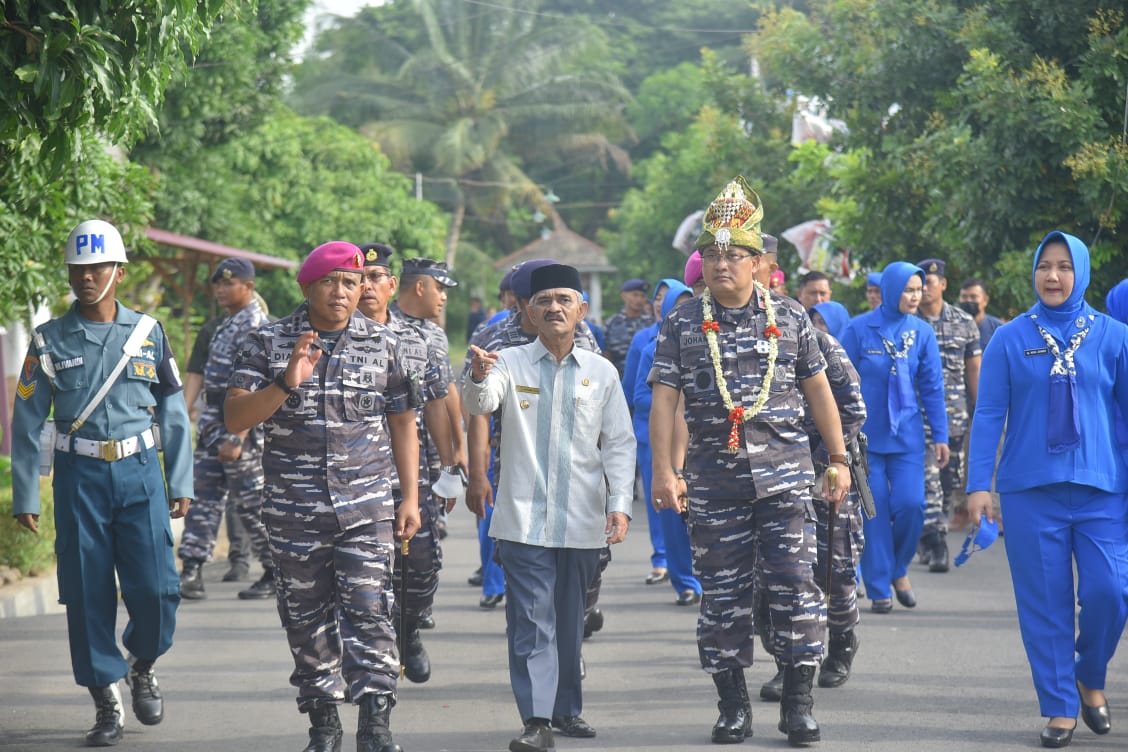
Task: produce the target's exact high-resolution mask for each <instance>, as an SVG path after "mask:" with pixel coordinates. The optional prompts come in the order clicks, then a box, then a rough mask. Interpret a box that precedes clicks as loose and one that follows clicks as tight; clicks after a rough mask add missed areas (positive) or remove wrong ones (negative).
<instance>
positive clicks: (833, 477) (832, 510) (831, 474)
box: [823, 467, 838, 606]
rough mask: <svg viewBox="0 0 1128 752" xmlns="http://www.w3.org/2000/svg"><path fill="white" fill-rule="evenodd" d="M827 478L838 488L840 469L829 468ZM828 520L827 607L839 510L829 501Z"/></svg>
mask: <svg viewBox="0 0 1128 752" xmlns="http://www.w3.org/2000/svg"><path fill="white" fill-rule="evenodd" d="M826 478H827V480H828V481H830V490H831V491H833V490H834V489H836V488H838V468H836V467H828V468H827V470H826ZM826 507H827V519H826V583H825V584H826V587H825V588H823V592H824V593H826V602H827V605H828V606H829V605H830V580H831V575H832V568H831V566H830V561H831V558H832V557H833V556H834V520H835V518H836V517H838V509H837V508H836V507H835V505H834V504H833V503H832V502H831V501H830V500H829V499H828V500H827V502H826Z"/></svg>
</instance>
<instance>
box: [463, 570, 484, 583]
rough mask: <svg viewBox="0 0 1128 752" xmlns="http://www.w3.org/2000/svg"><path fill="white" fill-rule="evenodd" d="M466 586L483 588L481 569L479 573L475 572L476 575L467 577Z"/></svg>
mask: <svg viewBox="0 0 1128 752" xmlns="http://www.w3.org/2000/svg"><path fill="white" fill-rule="evenodd" d="M466 584H467V585H469V586H470V587H481V586H482V570H481V569H479V570H478V571H477V572H475V573H474V574H472V575H470V576H469V577H467V578H466Z"/></svg>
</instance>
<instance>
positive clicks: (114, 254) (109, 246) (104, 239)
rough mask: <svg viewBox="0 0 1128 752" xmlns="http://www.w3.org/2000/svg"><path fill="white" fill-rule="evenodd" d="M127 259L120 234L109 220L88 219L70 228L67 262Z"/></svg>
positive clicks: (120, 261) (79, 262)
mask: <svg viewBox="0 0 1128 752" xmlns="http://www.w3.org/2000/svg"><path fill="white" fill-rule="evenodd" d="M127 261H128V259H126V257H125V243H123V242H121V234H120V233H118V231H117V229H116V228H115V227H114V226H113V225H111V224H110V223H109V222H103V221H102V220H100V219H88V220H86V221H85V222H83V223H82V224H80V225H79V226H78V227H76V228H74V229H73V230H71V234H70V237H68V238H67V250H66V262H67V263H68V264H103V263H106V262H116V263H118V264H124V263H126V262H127Z"/></svg>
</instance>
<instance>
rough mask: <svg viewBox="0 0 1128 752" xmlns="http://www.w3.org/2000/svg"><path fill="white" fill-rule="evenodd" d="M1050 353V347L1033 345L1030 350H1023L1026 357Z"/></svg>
mask: <svg viewBox="0 0 1128 752" xmlns="http://www.w3.org/2000/svg"><path fill="white" fill-rule="evenodd" d="M1049 353H1050V348H1048V347H1032V348H1030V349H1029V350H1023V351H1022V354H1023V355H1025V356H1026V357H1030V356H1031V355H1049Z"/></svg>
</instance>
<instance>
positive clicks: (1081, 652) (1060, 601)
mask: <svg viewBox="0 0 1128 752" xmlns="http://www.w3.org/2000/svg"><path fill="white" fill-rule="evenodd" d="M1001 502H1002V510H1003V519H1004V520H1006V523H1007V534H1006V537H1005V538H1004V540H1005V541H1006V547H1007V560H1008V561H1009V562H1010V570H1011V581H1012V582H1013V583H1014V600H1015V604H1016V605H1017V606H1018V625H1019V628H1020V629H1021V631H1022V642H1023V644H1024V645H1025V647H1026V657H1027V659H1028V660H1029V661H1030V673H1031V674H1032V675H1033V677H1034V689H1035V690H1036V691H1037V693H1038V706H1039V708H1040V710H1041V713H1042V715H1043V716H1046V717H1053V716H1062V717H1066V718H1075V717H1076V716H1077V712H1078V710H1079V709H1080V707H1079V705H1078V702H1079V699H1078V694H1077V684H1076V682H1078V681H1080V682H1081V683H1082V684H1084V685H1085V686H1086V687H1089V688H1090V689H1104V686H1105V672H1106V670H1107V668H1108V663H1109V661H1110V660H1112V655H1113V653H1114V652H1115V651H1116V644H1117V642H1119V640H1120V635H1121V633H1122V632H1123V631H1124V622H1125V618H1126V615H1128V607H1126V605H1125V596H1126V595H1128V510H1126V507H1125V498H1124V494H1120V493H1108V492H1105V491H1100V490H1097V489H1095V488H1091V487H1088V486H1080V485H1074V484H1072V483H1055V484H1053V485H1050V486H1044V487H1042V488H1036V489H1030V490H1027V491H1022V492H1020V493H1004V494H1002V496H1001ZM1075 562H1076V565H1077V589H1076V596H1075V595H1074V583H1073V565H1074V563H1075ZM1075 597H1076V601H1077V603H1079V604H1080V606H1081V610H1080V614H1079V615H1078V616H1077V622H1076V624H1077V627H1076V630H1075V629H1074V611H1075V604H1074V599H1075Z"/></svg>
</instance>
